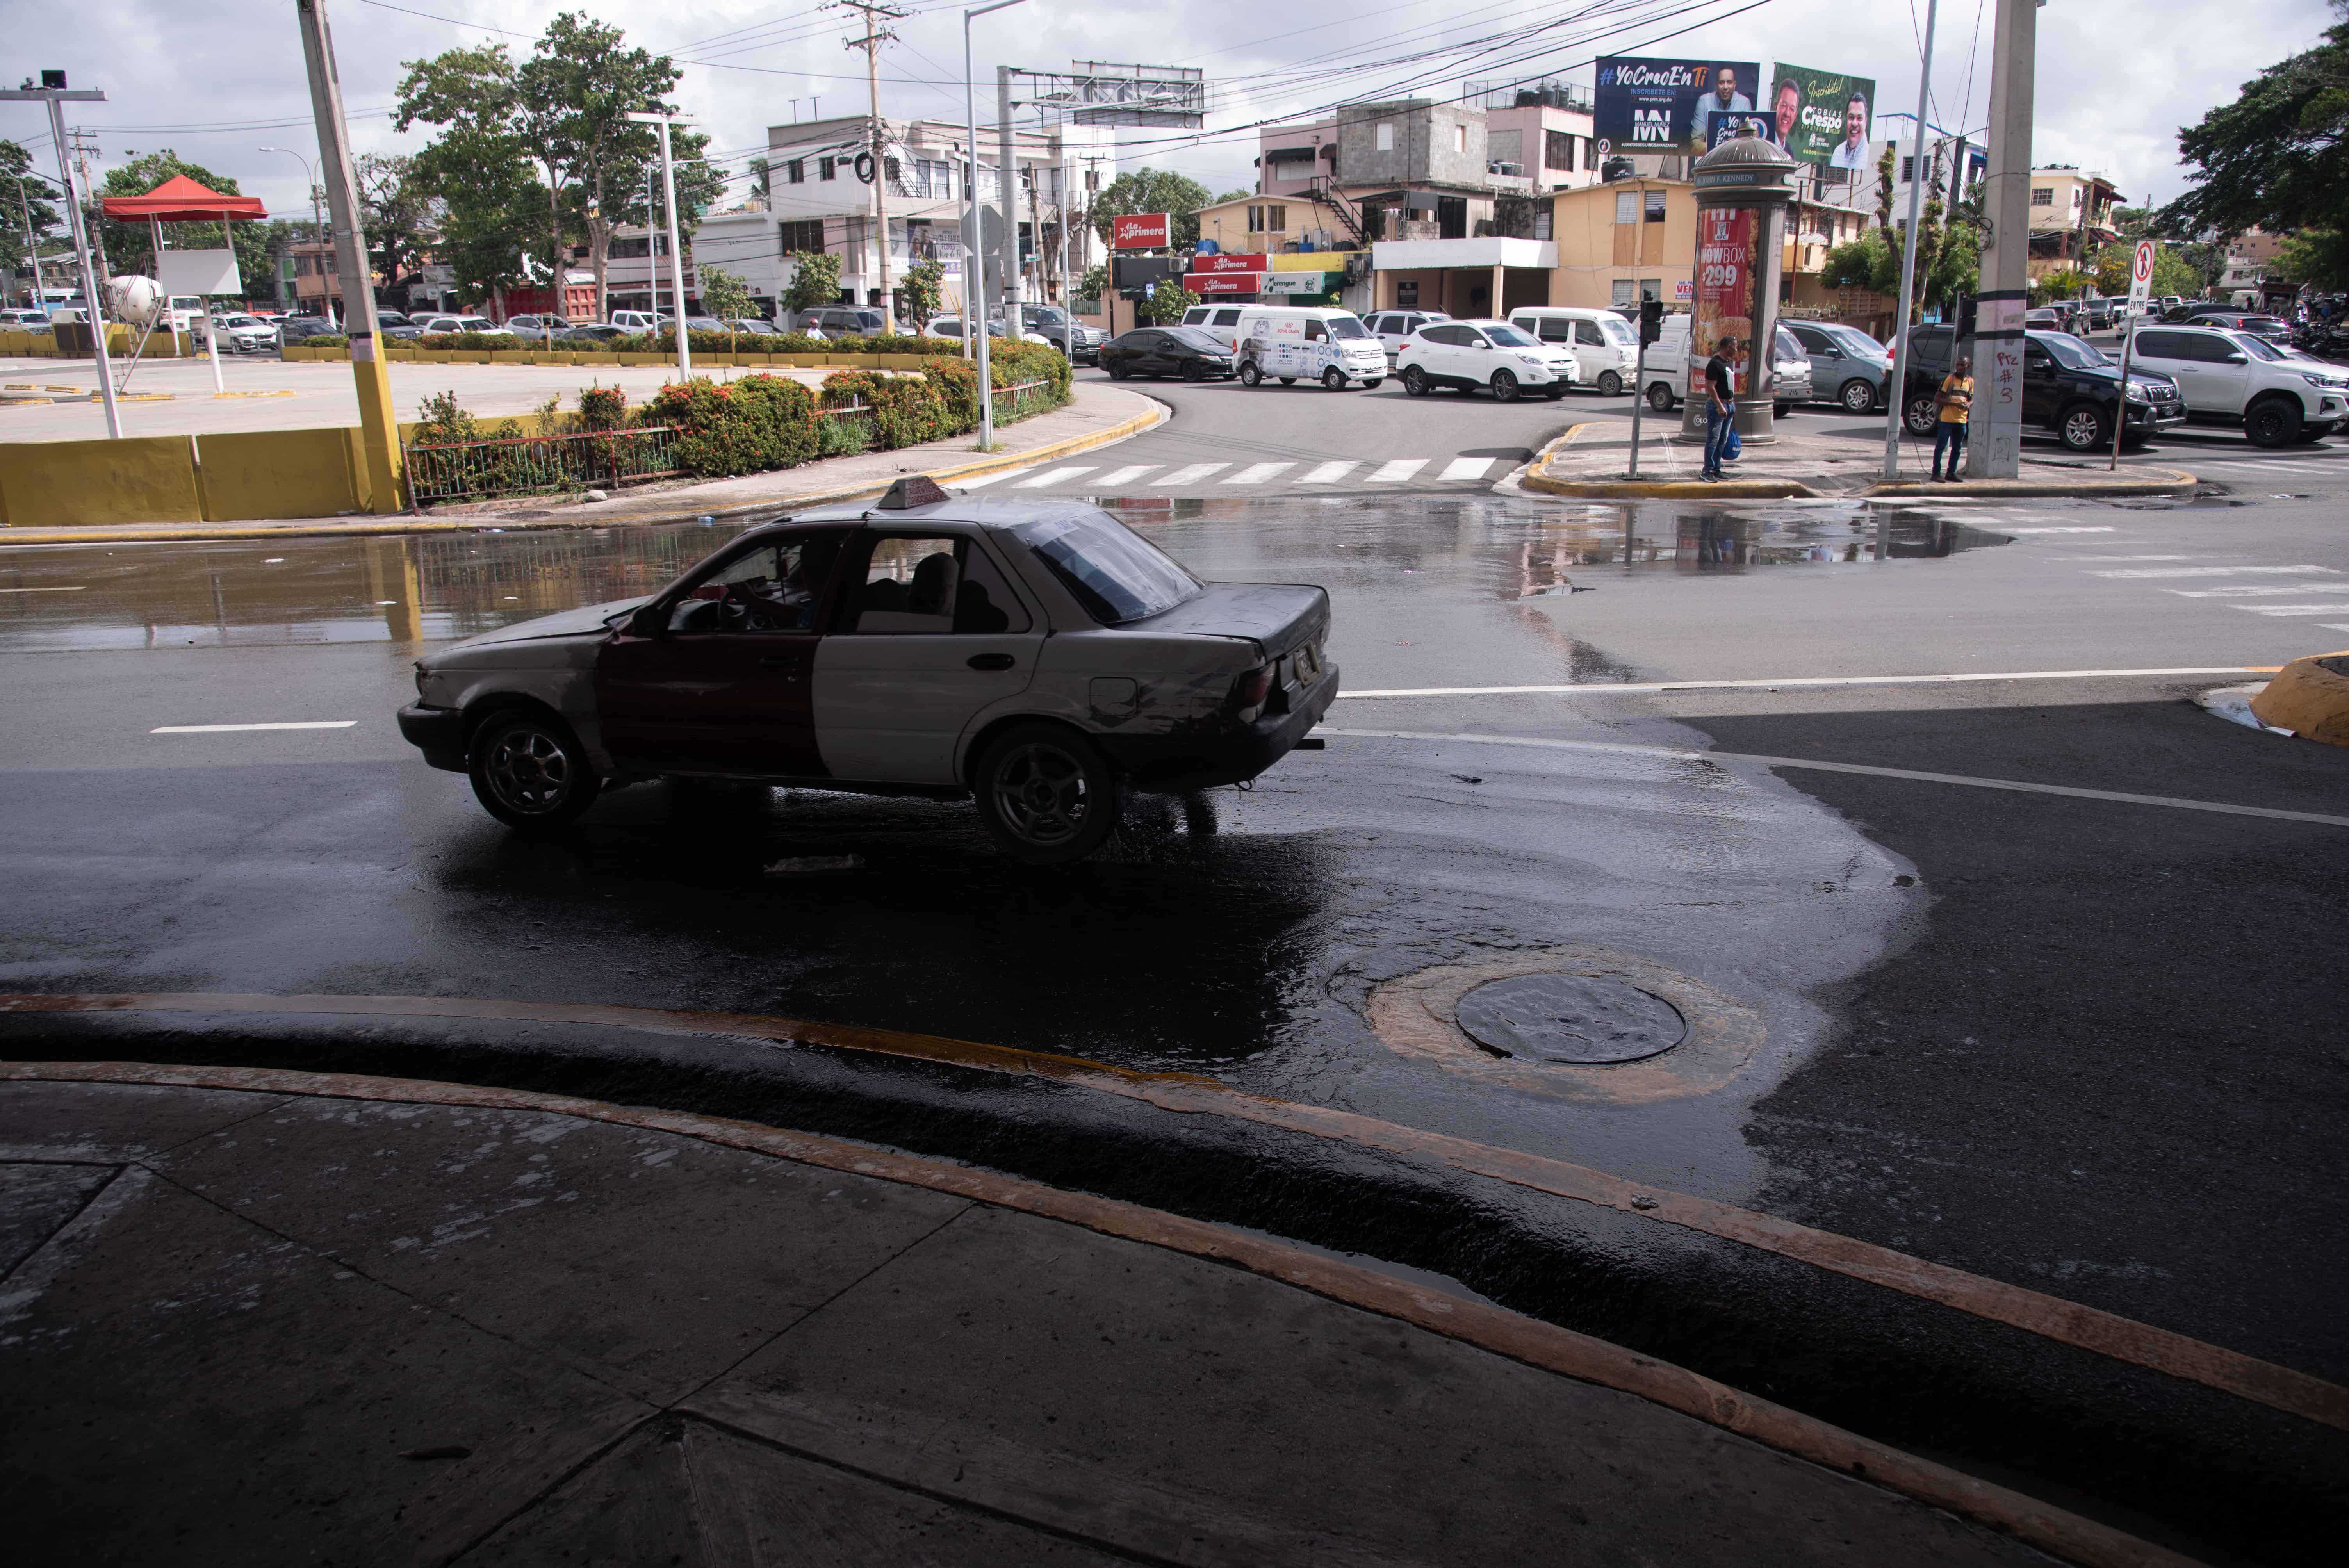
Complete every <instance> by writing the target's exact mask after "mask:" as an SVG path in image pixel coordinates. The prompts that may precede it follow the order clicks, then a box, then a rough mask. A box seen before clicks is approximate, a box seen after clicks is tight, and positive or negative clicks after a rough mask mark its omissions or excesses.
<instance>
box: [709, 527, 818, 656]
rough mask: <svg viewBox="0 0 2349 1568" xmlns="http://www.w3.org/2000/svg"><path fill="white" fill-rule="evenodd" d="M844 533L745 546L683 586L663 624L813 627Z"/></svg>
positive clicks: (728, 628)
mask: <svg viewBox="0 0 2349 1568" xmlns="http://www.w3.org/2000/svg"><path fill="white" fill-rule="evenodd" d="M846 538H847V535H846V534H845V533H843V532H836V531H835V532H825V533H817V534H808V535H799V536H794V537H792V538H789V539H783V540H777V541H771V542H763V543H761V544H757V545H754V546H752V547H751V548H750V549H748V550H745V551H744V552H742V553H740V555H737V556H734V557H733V558H732V559H730V560H729V561H727V562H724V563H723V564H722V565H720V566H719V568H718V570H717V571H715V572H713V573H710V574H709V576H707V577H704V578H703V579H702V580H701V581H700V582H698V583H695V584H694V585H693V587H691V588H690V589H688V590H687V592H686V594H685V596H684V597H683V598H681V599H679V600H678V602H677V603H675V604H674V605H672V606H671V607H670V610H669V618H668V629H669V630H670V631H672V632H676V633H679V634H686V635H704V634H713V633H723V632H810V631H813V630H814V629H815V625H816V614H817V612H818V611H819V610H820V609H821V608H822V606H823V591H824V586H825V584H826V583H828V582H829V581H830V580H831V578H832V571H833V566H834V564H836V563H837V562H838V561H839V559H840V549H841V545H842V543H843V542H844V541H845V540H846Z"/></svg>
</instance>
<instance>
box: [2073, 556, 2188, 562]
mask: <svg viewBox="0 0 2349 1568" xmlns="http://www.w3.org/2000/svg"><path fill="white" fill-rule="evenodd" d="M2199 559H2200V558H2199V556H2193V555H2067V556H2065V557H2064V560H2066V561H2195V560H2199Z"/></svg>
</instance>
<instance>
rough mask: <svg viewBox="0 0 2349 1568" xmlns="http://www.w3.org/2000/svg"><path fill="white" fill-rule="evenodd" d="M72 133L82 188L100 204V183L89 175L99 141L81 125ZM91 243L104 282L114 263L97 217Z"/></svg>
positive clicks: (99, 273)
mask: <svg viewBox="0 0 2349 1568" xmlns="http://www.w3.org/2000/svg"><path fill="white" fill-rule="evenodd" d="M72 135H73V150H74V164H75V167H77V168H78V169H79V170H81V188H82V190H83V191H84V192H85V193H86V194H88V197H89V201H90V205H92V206H93V207H94V206H96V205H97V204H98V183H97V181H93V180H92V179H91V178H90V177H89V166H90V164H91V163H92V162H93V161H94V160H96V159H97V157H98V141H97V139H95V138H94V137H92V136H91V135H90V134H89V132H88V131H87V130H85V129H82V128H81V127H80V126H76V127H74V129H73V132H72ZM89 243H90V249H91V250H93V251H95V252H96V253H98V280H99V281H100V282H104V281H105V280H106V279H108V278H110V277H112V276H113V275H114V263H112V262H109V261H108V260H107V259H106V228H105V225H103V224H101V223H99V222H98V221H97V220H96V219H95V218H93V219H92V220H91V223H90V231H89Z"/></svg>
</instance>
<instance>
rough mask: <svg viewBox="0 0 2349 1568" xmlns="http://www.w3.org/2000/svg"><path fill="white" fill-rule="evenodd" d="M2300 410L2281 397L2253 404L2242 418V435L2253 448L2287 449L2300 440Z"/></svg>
mask: <svg viewBox="0 0 2349 1568" xmlns="http://www.w3.org/2000/svg"><path fill="white" fill-rule="evenodd" d="M2301 424H2302V420H2301V417H2300V410H2299V409H2298V408H2296V407H2293V406H2292V404H2290V403H2287V402H2285V401H2284V400H2283V399H2282V398H2281V397H2273V398H2270V399H2269V400H2268V401H2267V402H2264V403H2254V404H2253V405H2251V412H2250V413H2248V414H2246V415H2244V416H2243V434H2244V435H2246V436H2248V437H2250V438H2251V445H2253V446H2255V447H2289V446H2291V445H2292V443H2293V442H2294V441H2297V440H2298V439H2300V427H2301Z"/></svg>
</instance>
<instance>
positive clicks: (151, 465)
mask: <svg viewBox="0 0 2349 1568" xmlns="http://www.w3.org/2000/svg"><path fill="white" fill-rule="evenodd" d="M203 515H204V513H203V506H202V497H201V494H200V493H199V491H198V490H197V489H196V460H195V453H194V451H193V449H192V448H191V443H190V439H189V438H188V437H186V436H132V437H129V438H125V439H122V440H119V441H7V442H0V522H5V523H7V524H8V525H9V526H11V527H14V528H53V527H59V526H70V525H73V524H78V523H122V522H201V521H203Z"/></svg>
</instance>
